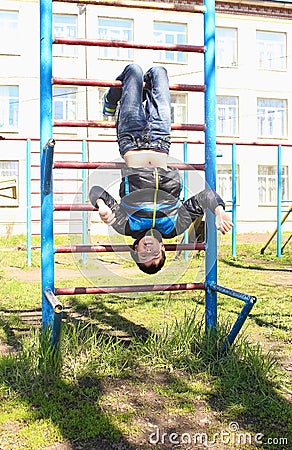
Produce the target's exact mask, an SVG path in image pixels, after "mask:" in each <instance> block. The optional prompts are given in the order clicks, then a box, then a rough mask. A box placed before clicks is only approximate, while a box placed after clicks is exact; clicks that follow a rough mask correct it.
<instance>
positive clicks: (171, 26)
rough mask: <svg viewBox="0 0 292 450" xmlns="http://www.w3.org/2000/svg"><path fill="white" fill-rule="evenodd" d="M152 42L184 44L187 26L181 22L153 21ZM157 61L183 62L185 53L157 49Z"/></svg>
mask: <svg viewBox="0 0 292 450" xmlns="http://www.w3.org/2000/svg"><path fill="white" fill-rule="evenodd" d="M154 42H155V44H186V42H187V26H186V24H183V23H170V22H154ZM155 55H156V58H157V61H163V62H176V63H185V62H186V60H187V58H186V53H183V52H171V51H165V50H161V51H157V52H155Z"/></svg>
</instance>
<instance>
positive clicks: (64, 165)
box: [54, 161, 205, 170]
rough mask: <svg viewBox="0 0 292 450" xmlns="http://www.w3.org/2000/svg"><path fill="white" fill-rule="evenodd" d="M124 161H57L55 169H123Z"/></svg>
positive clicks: (202, 166)
mask: <svg viewBox="0 0 292 450" xmlns="http://www.w3.org/2000/svg"><path fill="white" fill-rule="evenodd" d="M123 167H125V163H123V162H81V161H55V162H54V169H122V168H123ZM168 167H171V168H175V169H179V170H205V164H193V163H188V164H185V163H169V164H168Z"/></svg>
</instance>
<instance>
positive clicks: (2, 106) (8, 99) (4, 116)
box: [0, 85, 19, 132]
mask: <svg viewBox="0 0 292 450" xmlns="http://www.w3.org/2000/svg"><path fill="white" fill-rule="evenodd" d="M14 90H15V92H13V91H14ZM18 115H19V87H18V86H3V85H2V86H0V132H10V131H12V132H16V131H18Z"/></svg>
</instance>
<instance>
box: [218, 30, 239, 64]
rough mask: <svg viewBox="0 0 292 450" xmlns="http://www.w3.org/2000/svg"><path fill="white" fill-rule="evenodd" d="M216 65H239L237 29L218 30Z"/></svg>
mask: <svg viewBox="0 0 292 450" xmlns="http://www.w3.org/2000/svg"><path fill="white" fill-rule="evenodd" d="M216 64H217V66H221V67H236V66H237V65H238V59H237V29H236V28H216Z"/></svg>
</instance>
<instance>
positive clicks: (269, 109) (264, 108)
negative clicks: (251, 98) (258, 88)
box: [257, 98, 287, 138]
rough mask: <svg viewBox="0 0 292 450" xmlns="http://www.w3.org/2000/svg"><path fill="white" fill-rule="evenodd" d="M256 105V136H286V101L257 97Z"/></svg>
mask: <svg viewBox="0 0 292 450" xmlns="http://www.w3.org/2000/svg"><path fill="white" fill-rule="evenodd" d="M257 105H258V106H257V122H258V137H265V138H270V137H275V138H283V137H286V133H287V131H286V111H287V101H286V100H278V99H269V98H258V100H257Z"/></svg>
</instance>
